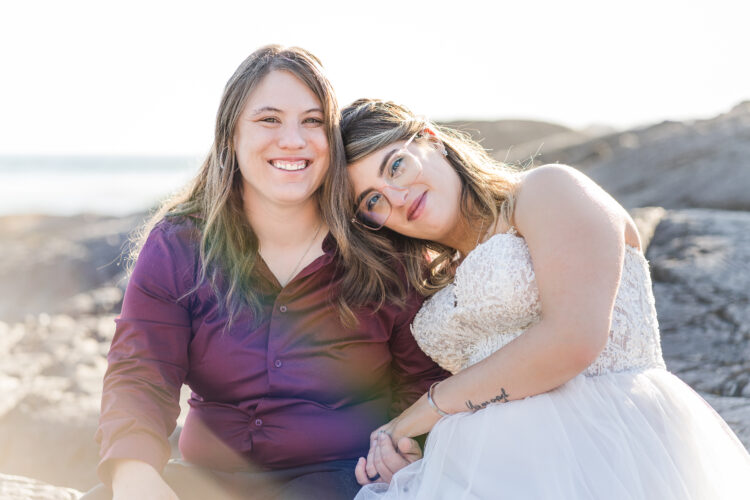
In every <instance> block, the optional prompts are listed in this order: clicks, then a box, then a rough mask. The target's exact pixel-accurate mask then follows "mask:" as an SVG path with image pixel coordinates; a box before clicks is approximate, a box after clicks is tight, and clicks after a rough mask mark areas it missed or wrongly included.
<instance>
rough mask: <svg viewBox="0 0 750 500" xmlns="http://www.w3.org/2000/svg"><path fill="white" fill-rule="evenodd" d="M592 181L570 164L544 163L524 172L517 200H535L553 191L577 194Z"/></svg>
mask: <svg viewBox="0 0 750 500" xmlns="http://www.w3.org/2000/svg"><path fill="white" fill-rule="evenodd" d="M588 183H592V184H593V181H591V179H589V178H588V177H586V176H585V175H584V174H582V173H581V172H579V171H578V170H576V169H574V168H573V167H569V166H568V165H560V164H554V165H542V166H540V167H537V168H534V169H532V170H529V171H528V172H526V173H524V174H523V175H522V176H521V178H520V182H519V185H518V191H517V201H519V202H526V203H528V202H534V201H539V200H540V199H545V198H547V197H548V196H549V195H550V194H552V193H557V194H563V195H564V194H570V195H572V194H577V193H580V191H581V190H583V189H584V186H585V184H588Z"/></svg>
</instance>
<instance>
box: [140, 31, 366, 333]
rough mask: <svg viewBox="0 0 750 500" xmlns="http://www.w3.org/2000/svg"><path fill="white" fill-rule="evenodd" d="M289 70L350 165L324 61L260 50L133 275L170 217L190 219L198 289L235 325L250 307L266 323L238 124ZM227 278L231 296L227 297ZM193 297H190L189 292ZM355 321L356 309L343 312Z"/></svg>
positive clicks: (229, 89) (159, 215)
mask: <svg viewBox="0 0 750 500" xmlns="http://www.w3.org/2000/svg"><path fill="white" fill-rule="evenodd" d="M275 70H282V71H288V72H290V73H292V74H293V75H294V76H296V77H297V78H299V79H300V80H301V81H302V82H303V83H304V84H305V85H307V86H308V87H309V88H310V90H312V92H313V93H314V94H315V95H316V96H317V98H318V99H319V100H320V102H321V105H322V107H323V115H324V121H325V125H324V126H325V129H326V136H327V139H328V144H329V151H330V161H331V164H336V163H343V161H344V152H343V146H342V141H341V134H340V129H339V109H338V104H337V101H336V97H335V94H334V91H333V87H332V86H331V84H330V82H329V81H328V79H327V78H326V76H325V75H324V72H323V68H322V65H321V62H320V61H319V60H318V58H317V57H315V56H314V55H313V54H311V53H310V52H308V51H306V50H304V49H301V48H298V47H290V48H283V47H281V46H279V45H267V46H265V47H261V48H260V49H258V50H256V51H255V52H253V53H252V54H250V56H248V57H247V59H245V60H244V61H243V62H242V64H240V65H239V67H238V68H237V70H236V71H235V72H234V74H233V75H232V76H231V78H230V79H229V81H228V82H227V84H226V86H225V87H224V93H223V95H222V97H221V102H220V104H219V109H218V111H217V113H216V124H215V131H214V140H213V144H212V146H211V149H210V152H209V153H208V155H207V157H206V158H205V160H204V161H203V163H202V165H201V167H200V170H199V172H198V174H197V175H196V177H195V178H194V179H193V180H192V182H191V183H190V184H189V185H188V186H187V187H186V188H185V189H184V190H183V191H182V192H180V193H178V194H176V195H174V196H173V197H171V198H169V199H167V200H166V201H165V202H164V203H162V205H161V206H160V207H159V208H158V209H157V210H156V211H155V213H154V214H153V215H152V216H151V217H150V218H149V220H148V221H147V222H146V223H145V224H144V226H143V227H142V228H141V230H140V231H139V232H138V233H137V234H136V236H135V238H134V245H133V247H132V250H131V252H130V269H131V270H132V266H133V264H134V261H135V259H136V258H137V256H138V254H139V253H140V250H141V248H142V247H143V244H144V242H145V240H146V238H147V237H148V234H149V232H150V231H151V229H153V227H154V226H155V225H156V223H158V222H159V221H161V220H162V219H164V218H165V217H175V216H189V217H191V219H192V220H193V221H195V223H196V224H197V226H198V228H199V229H200V234H201V237H200V247H199V248H200V262H201V266H200V268H201V272H200V276H199V279H198V283H197V284H196V287H195V288H194V289H193V291H194V290H195V289H197V288H198V286H200V285H201V284H202V283H203V282H205V281H206V280H208V281H209V282H210V284H211V286H212V288H213V290H214V292H215V293H217V295H218V296H219V297H220V301H219V302H220V304H222V305H223V306H225V307H226V308H227V310H228V311H229V313H230V324H231V320H232V318H233V317H234V315H235V314H236V313H237V312H238V310H239V309H240V308H241V307H246V306H249V307H250V308H251V310H252V312H253V313H254V316H255V317H258V314H259V312H260V307H261V305H260V301H259V299H258V296H257V293H256V291H255V289H256V286H257V280H258V279H259V275H258V272H257V265H256V264H257V262H258V255H259V242H258V237H257V235H256V234H255V232H254V231H253V228H252V227H251V226H250V223H249V222H248V220H247V217H246V215H245V213H244V209H243V201H242V174H241V172H240V170H239V167H238V164H237V159H236V156H235V151H234V146H233V136H234V131H235V127H236V124H237V120H238V118H239V116H240V114H241V112H242V109H243V107H244V105H245V102H246V101H247V99H248V96H249V95H250V94H251V93H252V92H253V90H254V89H255V88H256V87H257V86H258V84H259V83H260V82H261V80H262V79H263V78H264V77H265V76H266V75H268V74H269V73H270V72H271V71H275ZM322 191H323V190H322V189H319V190H318V191H317V192H316V197H317V201H318V206H319V207H320V209H321V213H322V215H323V217H324V219H325V220H326V222H327V223H328V221H329V219H330V217H328V216H326V213H325V210H324V208H325V207H323V205H322V203H321V194H322ZM220 278H221V279H222V281H223V283H225V284H226V286H222V287H221V288H222V289H223V290H225V291H223V292H222V293H219V286H218V281H219V279H220ZM188 293H190V292H188ZM340 312H341V314H342V315H343V317H348V318H350V317H351V314H350V311H349V309H348V308H344V309H342V310H341V311H340Z"/></svg>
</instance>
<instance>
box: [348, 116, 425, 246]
mask: <svg viewBox="0 0 750 500" xmlns="http://www.w3.org/2000/svg"><path fill="white" fill-rule="evenodd" d="M421 136H422V131H421V130H420V131H417V132H414V133H413V134H412V136H411V137H409V139H407V141H406V142H405V143H404V145H403V146H401V147H400V148H398V149H397V150H395V151H394V152H393V153H391V156H397V155H399V154H401V153H402V152H403V151H406V150H408V149H409V146H410V145H411V143H412V142H413V141H414V139H417V138H419V137H421ZM412 156H413V155H412ZM417 161H418V160H417ZM419 169H420V171H421V170H422V164H421V162H420V164H419ZM385 186H389V187H392V188H395V189H404V187H403V186H396V185H394V184H391V183H389V182H388V181H385ZM385 186H384V187H385ZM381 189H382V188H381ZM369 193H380V196H382V197H383V198H385V200H386V201H387V202H388V208H389V209H390V210H389V211H388V216H387V217H386V218H385V220H384V221H383V223H382V224H381V225H380V226H379V227H370V226H368V225H367V224H365V223H364V222H362V221H361V220H359V219H358V218H357V215H356V214H357V213H358V212H359V205H357V208H356V209H355V212H354V213H355V215H354V217H352V219H351V222H352V223H354V224H356V225H358V226H360V227H363V228H365V229H367V230H369V231H380V230H381V229H383V227H384V226H385V223H386V222H388V218H389V217H390V216H391V214H392V213H393V205H391V201H390V200H389V199H388V197H387V196H386V195H385V193H383V191H381V190H380V189H371V190H369V191H368V194H369ZM360 204H361V202H360Z"/></svg>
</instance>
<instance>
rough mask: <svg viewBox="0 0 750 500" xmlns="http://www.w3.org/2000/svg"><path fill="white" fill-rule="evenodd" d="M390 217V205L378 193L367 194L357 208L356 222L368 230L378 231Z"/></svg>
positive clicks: (381, 194)
mask: <svg viewBox="0 0 750 500" xmlns="http://www.w3.org/2000/svg"><path fill="white" fill-rule="evenodd" d="M389 215H391V204H390V203H389V202H388V199H387V198H386V197H385V196H383V193H381V192H379V191H373V192H372V193H369V194H368V195H367V196H365V198H364V199H363V200H362V201H361V202H360V203H359V207H357V220H359V221H360V222H361V223H362V224H364V225H365V226H367V227H369V228H370V229H380V228H381V227H383V224H385V221H386V220H388V216H389Z"/></svg>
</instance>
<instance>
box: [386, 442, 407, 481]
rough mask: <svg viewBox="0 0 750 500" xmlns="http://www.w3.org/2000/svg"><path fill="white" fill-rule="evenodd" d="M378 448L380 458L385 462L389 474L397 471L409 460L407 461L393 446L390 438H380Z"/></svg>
mask: <svg viewBox="0 0 750 500" xmlns="http://www.w3.org/2000/svg"><path fill="white" fill-rule="evenodd" d="M399 442H400V441H399ZM378 449H379V450H380V459H381V460H382V462H383V463H384V464H385V467H386V468H387V469H388V470H389V471H390V473H391V475H393V474H395V473H396V472H397V471H399V470H401V469H403V468H404V467H406V466H407V465H409V464H410V463H411V462H410V461H407V460H406V458H404V457H403V456H401V454H400V453H399V451H398V450H396V448H395V447H394V446H393V441H391V440H390V439H387V438H386V439H381V440H380V441H379V442H378Z"/></svg>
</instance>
